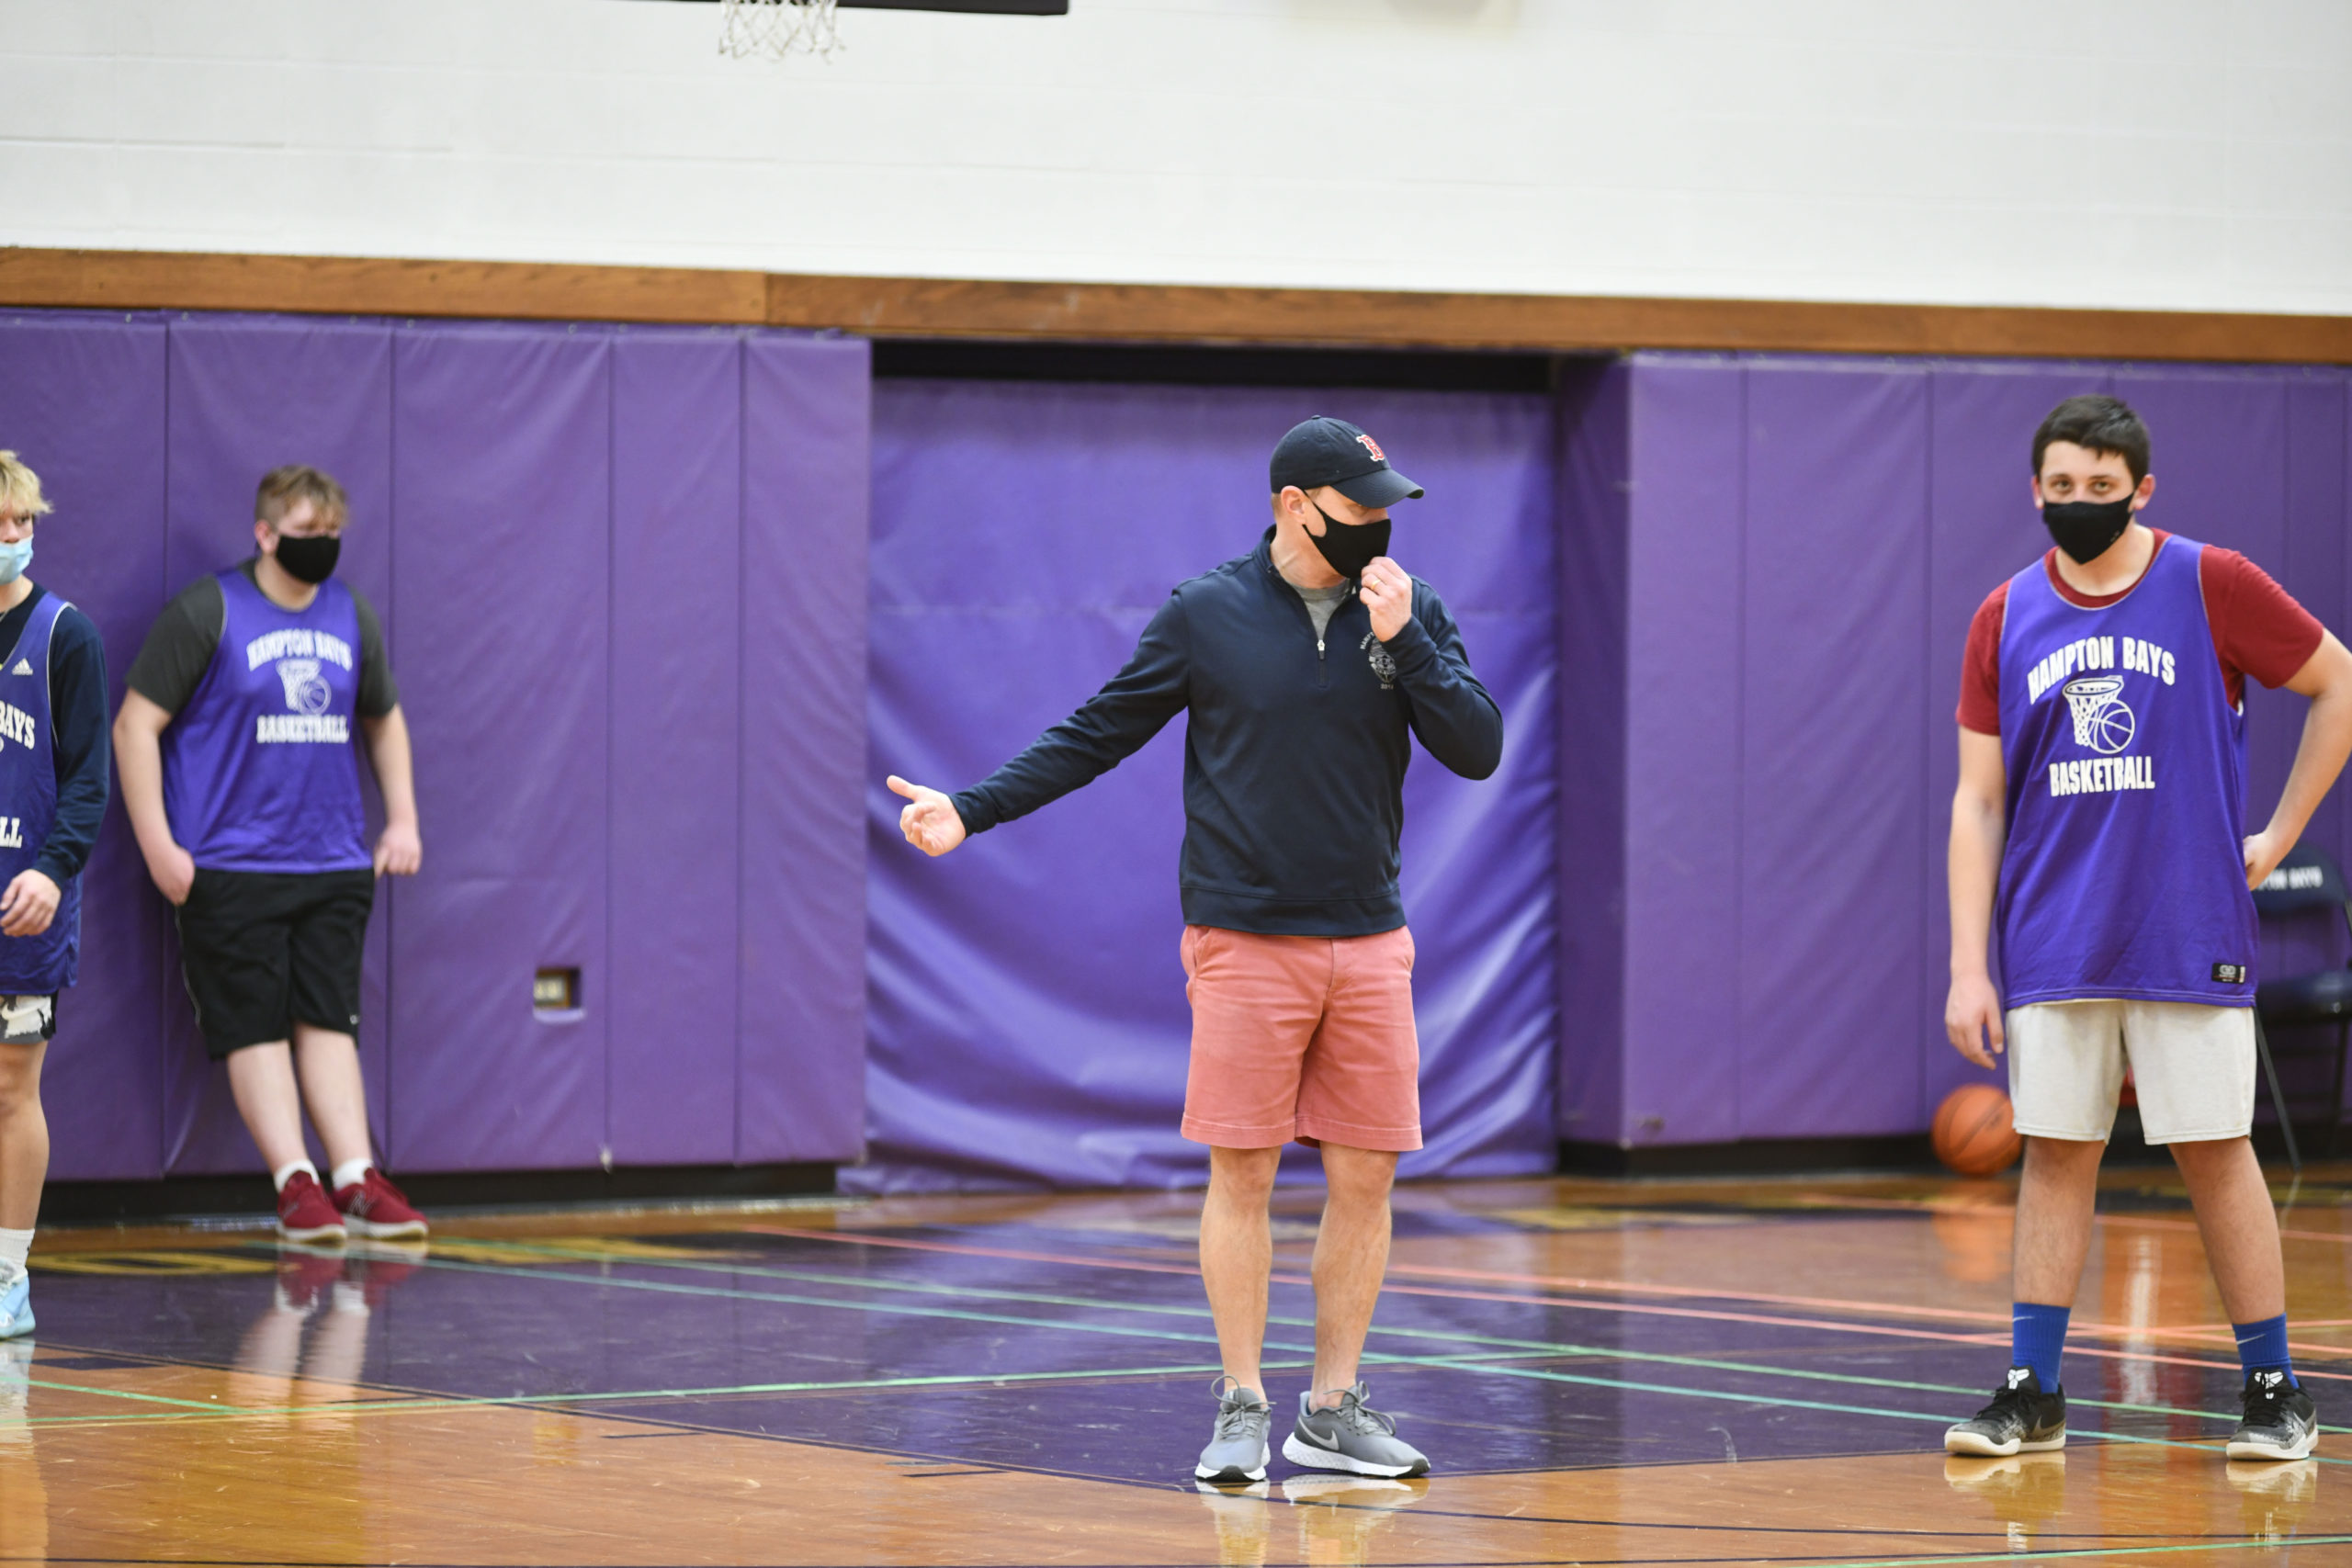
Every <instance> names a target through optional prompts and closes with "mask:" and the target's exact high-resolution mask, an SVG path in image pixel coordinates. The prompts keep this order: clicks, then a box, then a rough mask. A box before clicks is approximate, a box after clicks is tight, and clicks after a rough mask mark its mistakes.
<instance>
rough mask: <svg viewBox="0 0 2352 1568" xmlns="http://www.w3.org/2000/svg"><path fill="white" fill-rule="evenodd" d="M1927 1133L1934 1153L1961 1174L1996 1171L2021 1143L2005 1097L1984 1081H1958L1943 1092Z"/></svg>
mask: <svg viewBox="0 0 2352 1568" xmlns="http://www.w3.org/2000/svg"><path fill="white" fill-rule="evenodd" d="M1928 1137H1929V1139H1930V1140H1931V1141H1932V1142H1933V1143H1934V1145H1935V1149H1936V1157H1937V1158H1938V1159H1939V1160H1941V1161H1943V1162H1944V1164H1945V1165H1947V1166H1949V1167H1950V1168H1952V1169H1953V1170H1956V1171H1958V1172H1959V1173H1960V1174H1961V1175H1962V1176H1994V1175H1997V1174H1998V1173H2000V1172H2001V1171H2004V1170H2007V1169H2008V1168H2009V1167H2010V1166H2012V1165H2015V1164H2016V1163H2017V1158H2018V1154H2019V1153H2021V1152H2022V1151H2023V1150H2024V1147H2025V1140H2024V1139H2022V1138H2020V1137H2018V1130H2017V1126H2016V1124H2015V1123H2014V1122H2012V1121H2011V1120H2010V1116H2009V1097H2008V1096H2007V1095H2006V1094H2003V1093H2002V1092H2001V1091H2000V1090H1999V1089H1995V1088H1994V1087H1993V1086H1992V1085H1991V1084H1988V1083H1967V1084H1962V1085H1961V1086H1960V1087H1959V1088H1958V1089H1954V1090H1952V1091H1951V1093H1950V1094H1948V1095H1946V1096H1944V1102H1943V1103H1942V1104H1941V1105H1939V1106H1937V1107H1936V1119H1935V1122H1934V1123H1933V1124H1932V1125H1931V1126H1930V1127H1929V1129H1928Z"/></svg>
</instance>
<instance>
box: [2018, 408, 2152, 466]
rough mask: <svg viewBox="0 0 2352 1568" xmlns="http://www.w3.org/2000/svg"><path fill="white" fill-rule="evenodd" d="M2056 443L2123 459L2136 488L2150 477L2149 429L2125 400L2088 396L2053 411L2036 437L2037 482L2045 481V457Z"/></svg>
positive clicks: (2042, 424) (2034, 458)
mask: <svg viewBox="0 0 2352 1568" xmlns="http://www.w3.org/2000/svg"><path fill="white" fill-rule="evenodd" d="M2053 441H2071V442H2073V443H2074V444H2075V446H2080V447H2082V448H2083V449H2084V450H2085V451H2086V452H2096V453H2098V455H2099V456H2100V457H2107V456H2108V455H2109V454H2110V453H2111V454H2113V455H2114V456H2116V457H2120V458H2122V459H2123V466H2124V468H2127V469H2129V470H2130V471H2131V482H2132V483H2133V484H2135V485H2136V484H2138V483H2139V482H2140V481H2141V479H2144V478H2145V477H2146V476H2147V472H2148V427H2147V426H2146V425H2144V424H2143V423H2140V416H2139V415H2138V414H2136V413H2133V412H2131V404H2129V403H2127V402H2125V401H2124V400H2122V399H2121V398H2110V397H2109V396H2108V395H2107V394H2106V393H2104V392H2085V393H2083V394H2082V395H2081V396H2079V397H2073V398H2068V399H2067V400H2065V401H2064V402H2063V403H2060V404H2059V405H2058V406H2057V407H2056V408H2054V409H2052V410H2051V411H2050V417H2049V418H2048V419H2045V420H2043V421H2042V422H2041V429H2039V430H2037V431H2035V432H2034V433H2033V473H2034V477H2035V478H2036V479H2039V478H2041V455H2042V454H2043V453H2044V452H2047V451H2049V450H2050V444H2051V443H2052V442H2053Z"/></svg>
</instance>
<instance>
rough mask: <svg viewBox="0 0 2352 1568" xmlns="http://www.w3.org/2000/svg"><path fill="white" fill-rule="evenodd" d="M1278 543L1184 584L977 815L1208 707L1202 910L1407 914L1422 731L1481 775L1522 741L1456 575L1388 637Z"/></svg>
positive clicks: (1191, 766) (1416, 596)
mask: <svg viewBox="0 0 2352 1568" xmlns="http://www.w3.org/2000/svg"><path fill="white" fill-rule="evenodd" d="M1273 537H1274V531H1273V530H1272V528H1268V529H1267V530H1266V532H1265V535H1264V536H1263V537H1262V538H1261V539H1260V540H1259V542H1258V547H1257V548H1256V549H1255V550H1252V551H1251V552H1250V554H1248V555H1246V556H1242V557H1240V558H1238V559H1235V560H1229V561H1227V562H1226V563H1225V564H1224V565H1223V566H1220V567H1218V568H1217V569H1216V570H1214V571H1211V572H1206V573H1204V574H1203V575H1201V576H1199V577H1195V578H1193V579H1192V580H1191V581H1187V582H1183V583H1180V584H1178V585H1177V587H1176V590H1175V592H1172V593H1170V595H1169V596H1168V602H1167V603H1166V604H1162V605H1161V606H1160V607H1159V612H1158V614H1156V615H1153V616H1152V618H1151V624H1150V625H1149V626H1146V627H1145V628H1144V633H1143V637H1142V640H1141V641H1139V642H1138V643H1136V651H1135V654H1134V656H1133V657H1131V658H1130V659H1129V660H1127V665H1126V668H1125V669H1124V670H1122V671H1119V673H1118V674H1117V675H1116V676H1115V677H1114V678H1113V680H1112V681H1111V682H1110V683H1109V684H1108V685H1106V686H1104V687H1103V689H1102V690H1101V691H1100V692H1097V693H1096V694H1094V695H1093V696H1092V697H1091V698H1090V699H1089V700H1088V701H1087V703H1086V705H1084V706H1083V707H1080V709H1079V710H1078V711H1077V712H1076V713H1074V714H1072V715H1070V716H1069V717H1068V718H1066V719H1064V720H1063V721H1062V722H1061V723H1059V724H1057V725H1056V726H1054V728H1051V729H1049V730H1047V731H1046V733H1045V734H1044V735H1042V736H1040V737H1038V739H1037V740H1036V742H1035V744H1034V745H1032V746H1031V747H1030V748H1029V749H1028V750H1025V751H1023V752H1022V753H1021V755H1019V756H1018V757H1015V758H1013V759H1012V761H1009V762H1007V763H1006V764H1005V765H1004V766H1003V767H1001V768H999V769H998V770H997V771H996V772H995V773H991V774H990V775H989V777H988V778H987V779H985V780H983V781H982V782H981V783H979V784H975V785H973V786H972V787H971V788H970V789H967V790H965V791H963V792H962V793H960V794H958V795H955V796H954V797H953V799H954V801H955V803H956V814H957V815H958V816H960V817H961V818H963V820H964V829H965V831H966V832H967V833H981V832H986V831H987V830H988V829H990V828H993V827H995V826H996V825H997V824H998V823H1000V822H1010V821H1011V820H1012V819H1013V818H1016V817H1022V816H1025V815H1027V814H1028V813H1030V812H1032V811H1035V810H1036V809H1037V808H1038V807H1041V806H1044V805H1045V804H1046V803H1047V802H1048V801H1052V800H1057V799H1059V798H1060V797H1061V796H1063V795H1068V794H1069V792H1070V791H1072V790H1074V789H1076V788H1078V787H1079V786H1080V785H1081V784H1087V783H1090V782H1091V781H1092V780H1094V779H1096V778H1099V777H1100V776H1101V775H1103V773H1108V772H1109V771H1110V770H1111V769H1113V768H1114V767H1116V766H1118V764H1119V763H1120V762H1121V761H1124V760H1125V759H1126V758H1127V757H1129V756H1130V755H1132V754H1133V753H1134V752H1135V751H1136V750H1137V749H1138V748H1140V747H1141V746H1142V745H1143V743H1144V742H1145V741H1147V740H1149V739H1151V738H1152V737H1153V736H1154V735H1157V734H1159V729H1160V727H1161V726H1162V725H1165V724H1166V723H1167V722H1168V721H1169V720H1170V719H1171V718H1173V717H1175V716H1176V715H1177V714H1179V713H1188V714H1189V715H1190V721H1189V723H1188V724H1187V725H1186V727H1185V735H1184V852H1183V859H1182V870H1181V874H1180V881H1181V886H1182V895H1183V905H1184V919H1185V922H1186V923H1187V924H1189V925H1197V926H1219V927H1223V928H1225V929H1227V930H1229V931H1261V932H1264V933H1266V934H1269V935H1274V936H1327V937H1346V936H1370V935H1373V934H1374V933H1375V932H1379V931H1395V930H1396V929H1397V927H1399V926H1401V925H1403V924H1404V923H1405V906H1404V901H1403V900H1402V899H1401V898H1400V897H1398V895H1397V840H1398V838H1399V836H1400V835H1401V833H1402V832H1403V830H1404V825H1405V793H1404V792H1405V769H1406V765H1407V764H1408V762H1409V761H1411V759H1412V741H1413V738H1414V737H1415V736H1418V737H1419V738H1420V742H1421V744H1422V746H1423V747H1425V748H1426V749H1427V750H1428V751H1429V753H1430V756H1432V757H1435V758H1436V759H1437V760H1438V761H1441V762H1442V763H1444V764H1445V765H1446V766H1447V767H1449V768H1451V769H1453V771H1454V772H1455V773H1460V774H1462V775H1463V776H1464V778H1473V779H1483V778H1486V777H1487V776H1488V775H1489V774H1491V773H1493V772H1494V771H1495V769H1496V767H1497V766H1498V764H1499V763H1500V762H1501V761H1502V750H1503V720H1502V713H1501V710H1499V709H1498V708H1497V707H1496V705H1495V699H1494V698H1493V697H1491V696H1489V695H1487V689H1486V688H1485V687H1484V686H1482V685H1480V684H1479V683H1478V681H1477V678H1476V676H1474V675H1473V674H1471V673H1470V660H1469V658H1468V656H1467V655H1465V654H1464V651H1463V649H1462V634H1461V633H1460V631H1459V630H1457V629H1456V628H1455V626H1454V624H1453V617H1452V616H1451V615H1447V614H1446V610H1445V604H1444V601H1442V600H1441V599H1440V598H1439V597H1438V596H1437V591H1436V590H1435V589H1433V588H1431V587H1430V585H1429V584H1428V583H1426V582H1423V581H1421V580H1420V579H1419V578H1415V579H1414V580H1413V618H1412V619H1411V620H1410V621H1408V622H1407V623H1406V625H1405V627H1404V629H1403V630H1402V631H1400V632H1398V633H1397V636H1396V637H1395V638H1394V639H1393V640H1391V641H1389V642H1385V643H1383V642H1381V641H1380V640H1378V639H1377V638H1375V637H1374V636H1373V635H1372V615H1371V612H1369V611H1367V610H1366V609H1365V608H1364V606H1363V600H1362V599H1361V598H1360V597H1358V596H1357V595H1356V593H1355V592H1352V591H1351V592H1349V594H1348V596H1347V598H1346V599H1345V600H1344V601H1343V602H1341V604H1340V606H1339V608H1338V610H1337V611H1336V612H1334V613H1333V615H1332V616H1331V623H1330V625H1329V627H1327V628H1326V629H1325V632H1324V634H1323V636H1322V637H1319V638H1318V637H1317V636H1316V633H1315V624H1314V622H1313V620H1312V619H1311V618H1310V617H1309V616H1308V615H1307V613H1306V603H1305V601H1303V600H1302V599H1300V598H1299V596H1298V592H1297V591H1296V590H1295V589H1294V588H1292V587H1291V585H1290V584H1289V583H1288V582H1286V581H1283V576H1282V573H1280V572H1279V571H1277V570H1274V560H1273V553H1272V546H1273Z"/></svg>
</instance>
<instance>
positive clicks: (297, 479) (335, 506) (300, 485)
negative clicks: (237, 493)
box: [254, 463, 351, 528]
mask: <svg viewBox="0 0 2352 1568" xmlns="http://www.w3.org/2000/svg"><path fill="white" fill-rule="evenodd" d="M298 501H307V502H310V503H311V506H312V507H313V508H315V509H316V510H317V512H318V514H319V521H320V522H322V523H342V522H345V520H347V519H348V518H349V517H350V515H351V499H350V498H349V497H348V496H346V495H345V494H344V493H343V487H342V486H341V485H339V484H337V483H335V482H334V475H332V474H330V473H328V472H326V471H325V470H324V469H322V468H311V466H310V465H309V464H307V463H288V464H287V465H286V466H285V467H284V468H272V469H270V470H269V472H267V473H266V474H264V475H262V477H261V489H260V490H259V491H257V492H255V494H254V518H255V519H256V520H258V521H260V522H263V523H266V524H268V525H270V526H271V527H273V528H275V527H277V525H278V524H279V523H280V522H281V521H282V520H283V519H284V518H285V516H286V514H287V513H288V512H291V511H292V510H293V509H294V503H295V502H298Z"/></svg>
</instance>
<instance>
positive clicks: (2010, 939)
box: [1995, 535, 2257, 1007]
mask: <svg viewBox="0 0 2352 1568" xmlns="http://www.w3.org/2000/svg"><path fill="white" fill-rule="evenodd" d="M2204 548H2205V547H2203V546H2202V545H2199V544H2197V543H2196V542H2195V541H2193V540H2189V539H2184V538H2181V537H2180V536H2177V535H2175V536H2172V537H2171V538H2169V539H2166V540H2165V541H2164V542H2163V544H2162V545H2161V546H2160V547H2158V549H2157V551H2156V555H2155V558H2154V560H2153V561H2151V562H2150V563H2149V565H2148V570H2147V572H2146V574H2145V575H2144V576H2143V577H2142V578H2141V580H2140V581H2139V582H2138V583H2137V584H2136V585H2135V586H2133V587H2132V588H2131V590H2130V592H2126V593H2125V594H2124V596H2123V597H2122V598H2121V599H2120V600H2118V601H2117V602H2116V603H2114V604H2109V605H2107V606H2106V607H2104V608H2102V609H2086V608H2085V607H2083V606H2081V605H2078V604H2071V603H2069V602H2068V601H2067V600H2065V599H2064V598H2062V597H2061V596H2060V595H2059V593H2058V591H2057V590H2056V589H2055V588H2054V587H2052V585H2051V582H2050V579H2049V575H2048V569H2047V568H2046V567H2044V566H2043V564H2042V563H2041V562H2040V561H2036V562H2035V563H2034V564H2033V565H2032V566H2030V567H2028V568H2027V569H2026V570H2023V571H2021V572H2019V573H2018V574H2017V576H2015V577H2014V578H2011V579H2010V580H2009V596H2008V610H2007V617H2006V619H2005V621H2004V623H2003V625H2002V627H2001V660H2000V668H2001V752H2002V758H2003V761H2005V763H2006V764H2007V770H2008V780H2007V785H2008V829H2009V830H2008V844H2007V849H2006V851H2005V852H2003V854H2002V857H2001V885H2000V894H1999V897H1998V900H1997V905H1996V911H1995V920H1996V927H1997V929H1998V930H1999V931H2000V933H2001V975H2002V982H2003V985H2004V987H2006V989H2007V1005H2009V1006H2011V1007H2021V1006H2024V1005H2025V1004H2027V1003H2029V1002H2049V1001H2065V1000H2072V999H2075V998H2086V997H2125V998H2139V999H2143V1000H2150V1001H2167V1002H2198V1003H2203V1004H2206V1005H2209V1006H2214V1007H2249V1006H2251V1005H2253V1001H2254V966H2255V961H2256V947H2257V941H2256V927H2255V913H2254V898H2253V896H2252V895H2251V894H2250V893H2248V892H2247V891H2246V886H2245V851H2244V848H2243V840H2244V838H2245V804H2244V794H2243V792H2244V789H2245V714H2244V713H2243V712H2242V711H2241V710H2239V709H2238V708H2236V707H2234V706H2233V705H2232V704H2231V702H2230V698H2229V692H2228V688H2227V687H2226V686H2224V685H2223V683H2222V669H2221V662H2220V660H2217V659H2215V658H2214V656H2213V634H2212V630H2211V625H2210V623H2209V622H2208V621H2207V619H2206V615H2205V594H2204V590H2203V587H2202V585H2201V583H2200V582H2199V576H2198V562H2199V558H2200V557H2201V556H2202V555H2203V554H2204Z"/></svg>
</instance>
